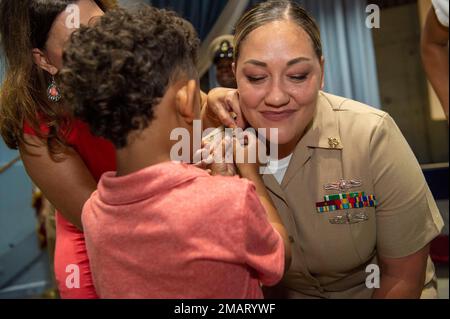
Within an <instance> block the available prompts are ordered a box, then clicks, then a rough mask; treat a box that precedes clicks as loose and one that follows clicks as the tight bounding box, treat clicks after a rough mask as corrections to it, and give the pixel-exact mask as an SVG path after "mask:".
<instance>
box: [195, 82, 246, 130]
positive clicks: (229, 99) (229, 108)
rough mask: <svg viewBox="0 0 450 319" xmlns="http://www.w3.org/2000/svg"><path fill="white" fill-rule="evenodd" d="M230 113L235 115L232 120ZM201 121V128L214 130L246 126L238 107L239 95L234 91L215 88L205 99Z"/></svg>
mask: <svg viewBox="0 0 450 319" xmlns="http://www.w3.org/2000/svg"><path fill="white" fill-rule="evenodd" d="M231 113H234V114H236V118H235V119H233V116H232V115H231ZM201 119H202V121H203V128H204V129H206V128H213V127H214V128H215V127H219V126H221V125H223V126H225V127H230V128H236V127H241V128H244V127H245V126H246V122H245V120H244V117H243V115H242V112H241V108H240V106H239V93H238V91H237V90H235V89H227V88H215V89H212V90H211V91H210V92H209V94H208V97H207V103H206V104H205V105H204V106H203V108H202V114H201Z"/></svg>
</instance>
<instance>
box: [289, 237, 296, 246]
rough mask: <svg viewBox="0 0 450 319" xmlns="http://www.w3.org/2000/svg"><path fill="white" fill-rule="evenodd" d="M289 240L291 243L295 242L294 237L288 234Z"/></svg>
mask: <svg viewBox="0 0 450 319" xmlns="http://www.w3.org/2000/svg"><path fill="white" fill-rule="evenodd" d="M289 242H290V243H291V244H293V243H294V242H295V240H294V237H292V236H289Z"/></svg>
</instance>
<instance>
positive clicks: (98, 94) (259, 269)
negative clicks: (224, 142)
mask: <svg viewBox="0 0 450 319" xmlns="http://www.w3.org/2000/svg"><path fill="white" fill-rule="evenodd" d="M198 45H199V40H198V38H197V36H196V33H195V31H194V29H193V27H192V25H191V24H190V23H188V22H187V21H185V20H183V19H182V18H180V17H178V16H177V15H176V14H175V13H173V12H170V11H166V10H159V9H155V8H153V7H150V6H145V7H142V8H140V9H139V10H138V11H136V12H133V13H131V12H128V11H124V10H121V9H118V10H112V11H110V12H107V13H106V14H105V15H104V16H103V17H101V18H100V19H98V20H97V21H94V22H93V23H92V24H91V26H89V27H81V28H80V29H79V30H78V31H76V32H75V33H74V34H73V36H72V37H71V40H70V44H69V46H68V47H67V48H66V51H65V54H64V65H65V67H64V69H63V71H62V82H63V88H64V90H63V91H64V92H65V94H67V98H68V99H69V101H71V102H72V105H73V106H74V108H75V109H74V111H75V114H77V115H78V116H79V117H80V118H81V119H83V120H84V121H86V122H87V123H88V124H89V126H90V128H91V130H92V132H93V133H94V134H95V135H97V136H101V137H104V138H106V139H108V140H110V141H111V142H112V143H113V144H114V145H115V147H116V149H117V172H109V173H106V174H104V175H103V176H102V178H101V180H100V182H99V185H98V190H97V191H95V192H94V193H93V194H92V196H91V198H90V199H89V200H88V201H87V202H86V204H85V206H84V208H83V214H82V222H83V226H84V231H85V237H86V245H87V250H88V255H89V259H90V263H91V270H92V274H93V280H94V285H95V288H96V290H97V293H98V295H99V296H100V297H102V298H189V299H191V298H214V299H216V298H227V299H228V298H239V299H241V298H242V299H243V298H251V299H257V298H262V297H263V295H262V291H261V284H262V285H267V286H271V285H275V284H276V283H278V282H279V281H280V280H281V278H282V276H283V274H284V271H285V269H286V268H287V267H288V265H289V263H290V244H289V240H288V236H287V233H286V231H285V229H284V226H283V225H282V222H281V220H280V217H279V216H278V213H277V211H276V209H275V208H274V206H273V204H272V202H271V200H270V197H269V195H268V194H267V192H266V190H265V187H264V184H263V182H262V180H261V177H260V176H259V172H258V167H257V165H256V164H248V163H246V164H239V165H238V169H239V171H240V173H241V176H242V177H245V178H246V179H244V178H242V179H241V178H239V177H219V176H214V177H213V176H210V175H209V174H208V173H207V172H205V171H203V170H201V169H199V168H196V167H194V166H191V165H186V164H181V163H176V162H172V161H171V158H170V150H171V148H172V147H173V146H174V144H175V142H174V141H171V139H170V134H171V132H172V130H174V129H175V128H184V129H187V130H188V131H189V132H190V133H191V136H192V132H193V121H194V120H195V119H197V118H199V115H200V91H199V83H198V74H197V71H196V68H195V63H196V55H197V49H198Z"/></svg>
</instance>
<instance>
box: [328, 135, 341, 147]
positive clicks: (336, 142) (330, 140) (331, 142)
mask: <svg viewBox="0 0 450 319" xmlns="http://www.w3.org/2000/svg"><path fill="white" fill-rule="evenodd" d="M328 144H329V145H330V147H331V148H337V147H338V146H339V144H341V143H340V142H339V140H338V139H337V138H334V137H330V138H328Z"/></svg>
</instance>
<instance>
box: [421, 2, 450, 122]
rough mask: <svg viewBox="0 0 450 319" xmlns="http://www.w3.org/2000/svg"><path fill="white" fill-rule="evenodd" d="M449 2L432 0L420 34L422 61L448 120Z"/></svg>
mask: <svg viewBox="0 0 450 319" xmlns="http://www.w3.org/2000/svg"><path fill="white" fill-rule="evenodd" d="M448 11H449V1H448V0H433V6H432V8H431V9H430V12H429V13H428V16H427V20H426V22H425V28H424V30H423V32H422V40H421V52H422V61H423V65H424V67H425V71H426V73H427V76H428V79H429V80H430V83H431V85H432V86H433V88H434V90H435V91H436V94H437V96H438V98H439V101H440V102H441V104H442V107H443V109H444V112H445V116H446V117H447V121H448V119H449V113H448V112H449V111H448V107H449V61H448V60H449V53H448V40H449V34H448V27H449V14H448Z"/></svg>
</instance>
